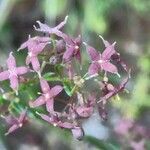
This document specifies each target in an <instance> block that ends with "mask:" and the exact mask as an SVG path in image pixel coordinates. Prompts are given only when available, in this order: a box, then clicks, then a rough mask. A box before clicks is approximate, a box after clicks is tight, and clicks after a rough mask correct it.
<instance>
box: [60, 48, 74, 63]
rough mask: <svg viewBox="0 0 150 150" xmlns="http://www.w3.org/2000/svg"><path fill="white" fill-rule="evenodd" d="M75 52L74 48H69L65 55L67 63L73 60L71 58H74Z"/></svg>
mask: <svg viewBox="0 0 150 150" xmlns="http://www.w3.org/2000/svg"><path fill="white" fill-rule="evenodd" d="M74 51H75V49H74V47H72V46H71V47H70V46H67V48H66V51H65V53H64V55H63V59H64V60H65V61H69V60H71V58H72V57H73V54H74Z"/></svg>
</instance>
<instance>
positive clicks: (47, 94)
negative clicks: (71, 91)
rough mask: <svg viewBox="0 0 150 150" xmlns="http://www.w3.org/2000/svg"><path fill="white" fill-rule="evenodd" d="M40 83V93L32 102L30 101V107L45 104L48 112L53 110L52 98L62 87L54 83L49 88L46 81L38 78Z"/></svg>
mask: <svg viewBox="0 0 150 150" xmlns="http://www.w3.org/2000/svg"><path fill="white" fill-rule="evenodd" d="M40 85H41V89H42V92H43V93H42V95H41V96H40V97H39V98H37V99H36V100H35V101H34V102H30V103H29V105H30V106H31V107H38V106H41V105H44V104H46V109H47V111H49V112H53V111H54V98H55V97H56V96H57V95H58V94H59V93H60V92H61V91H62V90H63V87H62V86H60V85H56V86H54V87H53V88H50V87H49V85H48V82H47V81H46V80H44V79H43V78H41V79H40Z"/></svg>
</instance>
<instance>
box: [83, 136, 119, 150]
mask: <svg viewBox="0 0 150 150" xmlns="http://www.w3.org/2000/svg"><path fill="white" fill-rule="evenodd" d="M84 140H85V141H86V142H88V143H90V144H91V145H93V146H95V147H97V148H98V149H100V150H119V148H118V147H117V146H115V145H114V144H112V143H109V142H106V141H102V140H99V139H97V138H94V137H91V136H86V137H85V138H84Z"/></svg>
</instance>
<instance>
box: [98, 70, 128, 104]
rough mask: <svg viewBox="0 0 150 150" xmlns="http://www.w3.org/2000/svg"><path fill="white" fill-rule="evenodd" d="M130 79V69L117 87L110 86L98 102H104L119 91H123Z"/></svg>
mask: <svg viewBox="0 0 150 150" xmlns="http://www.w3.org/2000/svg"><path fill="white" fill-rule="evenodd" d="M129 79H130V70H129V73H128V77H126V78H125V79H124V80H123V81H122V82H121V83H120V85H119V86H118V87H114V88H112V89H111V90H110V91H109V92H108V93H107V94H106V95H104V96H103V97H101V98H100V100H99V101H98V103H99V102H103V104H106V101H107V100H108V99H110V98H111V97H113V96H115V95H117V94H118V93H119V92H121V91H123V90H124V89H125V86H126V84H127V83H128V81H129Z"/></svg>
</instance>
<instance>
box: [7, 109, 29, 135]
mask: <svg viewBox="0 0 150 150" xmlns="http://www.w3.org/2000/svg"><path fill="white" fill-rule="evenodd" d="M5 120H6V122H7V123H8V124H9V125H10V128H9V130H8V131H7V132H6V133H5V135H8V134H10V133H12V132H14V131H15V130H17V129H19V128H21V127H22V126H23V124H24V123H26V121H27V109H25V110H23V111H22V112H21V114H20V116H19V118H16V117H12V116H7V117H5Z"/></svg>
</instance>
